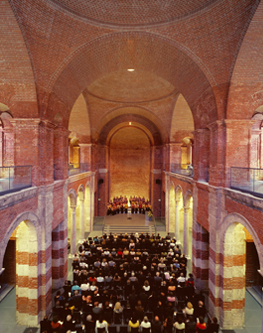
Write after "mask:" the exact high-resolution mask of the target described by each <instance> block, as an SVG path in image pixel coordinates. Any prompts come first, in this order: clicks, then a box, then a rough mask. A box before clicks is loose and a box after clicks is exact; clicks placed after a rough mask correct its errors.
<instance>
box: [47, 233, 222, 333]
mask: <svg viewBox="0 0 263 333" xmlns="http://www.w3.org/2000/svg"><path fill="white" fill-rule="evenodd" d="M72 269H73V281H72V282H73V283H71V281H67V283H66V284H65V286H64V293H63V294H61V293H60V292H58V293H57V295H56V297H55V301H54V304H55V305H54V307H53V313H52V318H51V319H52V320H48V319H47V318H46V319H44V320H43V321H42V325H41V326H42V330H41V332H48V333H49V332H52V333H54V332H65V333H69V332H86V333H94V332H95V333H104V332H106V333H116V328H117V326H118V325H119V326H118V331H117V332H121V333H125V332H131V333H138V332H143V333H173V332H174V333H179V332H180V333H196V332H197V333H200V332H212V333H215V332H218V330H219V326H218V324H217V319H216V318H213V319H212V322H211V321H209V320H208V316H207V311H206V308H205V305H204V296H203V295H202V293H201V292H196V290H195V286H194V278H193V275H192V274H188V277H187V258H186V257H185V256H184V254H182V253H181V250H180V248H179V246H178V245H176V240H175V239H174V238H173V239H171V238H170V236H169V234H167V236H166V237H165V238H162V237H160V236H159V234H158V235H157V236H155V235H154V234H153V235H149V234H143V233H141V234H138V233H136V234H131V235H127V234H119V235H116V234H115V235H113V234H111V233H110V234H109V235H107V234H105V235H103V236H101V237H94V238H93V239H89V240H87V241H86V240H85V241H84V242H83V243H82V244H80V246H79V248H78V253H77V254H75V257H74V259H73V262H72ZM116 325H117V326H116ZM44 330H45V331H44Z"/></svg>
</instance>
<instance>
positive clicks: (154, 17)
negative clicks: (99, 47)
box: [50, 0, 222, 27]
mask: <svg viewBox="0 0 263 333" xmlns="http://www.w3.org/2000/svg"><path fill="white" fill-rule="evenodd" d="M50 1H52V2H53V3H54V4H55V5H57V6H59V7H60V9H63V10H66V11H67V12H68V13H69V14H71V15H77V16H78V17H80V18H83V19H85V20H87V22H89V23H91V24H93V25H94V24H95V25H99V26H101V25H103V26H104V25H105V26H110V27H112V26H117V27H122V26H125V27H127V26H128V27H134V26H135V27H138V26H149V25H150V26H151V25H154V26H156V25H159V24H161V25H163V24H168V23H171V22H173V21H175V20H177V19H184V18H185V17H188V16H192V15H195V14H196V13H199V12H200V11H201V10H204V9H206V8H207V7H209V6H211V5H213V4H214V2H215V1H214V0H199V1H183V0H172V1H166V2H165V3H164V2H163V1H162V0H155V2H154V6H153V3H152V0H144V2H143V6H141V1H140V0H133V1H123V0H118V1H117V0H116V1H114V2H106V3H105V1H104V0H90V1H89V2H88V3H87V1H85V0H79V1H77V2H75V3H72V1H70V0H50ZM218 1H222V0H218ZM127 13H128V15H127Z"/></svg>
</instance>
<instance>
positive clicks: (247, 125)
mask: <svg viewBox="0 0 263 333" xmlns="http://www.w3.org/2000/svg"><path fill="white" fill-rule="evenodd" d="M253 123H254V121H251V120H235V119H226V120H225V125H226V154H225V165H226V167H225V170H226V180H225V186H226V187H229V186H230V172H231V167H244V168H248V167H250V153H249V151H250V139H251V127H252V125H253ZM244 175H245V174H244V171H242V169H241V174H240V176H238V175H237V174H236V177H238V178H239V179H242V178H244V181H245V176H244Z"/></svg>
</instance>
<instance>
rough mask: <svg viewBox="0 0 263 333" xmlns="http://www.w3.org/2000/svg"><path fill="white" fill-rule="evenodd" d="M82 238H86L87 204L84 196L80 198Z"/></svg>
mask: <svg viewBox="0 0 263 333" xmlns="http://www.w3.org/2000/svg"><path fill="white" fill-rule="evenodd" d="M80 238H81V239H84V238H85V205H84V198H81V199H80Z"/></svg>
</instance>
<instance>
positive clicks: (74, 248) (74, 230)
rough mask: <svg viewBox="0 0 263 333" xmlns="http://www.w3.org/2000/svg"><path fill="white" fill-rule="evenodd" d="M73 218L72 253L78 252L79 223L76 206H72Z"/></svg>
mask: <svg viewBox="0 0 263 333" xmlns="http://www.w3.org/2000/svg"><path fill="white" fill-rule="evenodd" d="M70 208H71V219H72V225H71V235H70V250H71V253H72V254H75V253H76V248H77V244H76V241H77V239H76V238H77V235H76V229H77V223H76V206H71V207H70Z"/></svg>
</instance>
